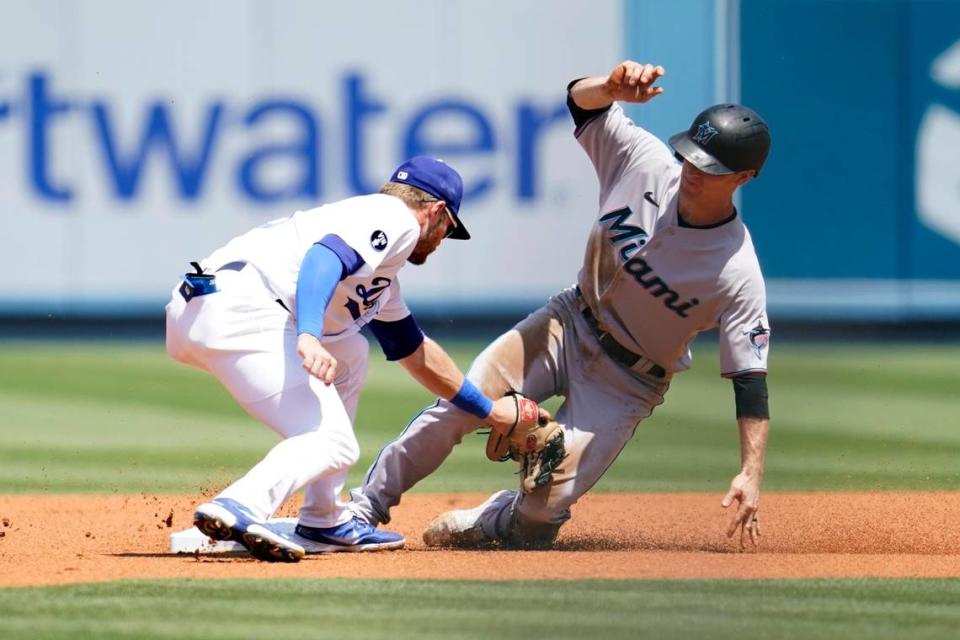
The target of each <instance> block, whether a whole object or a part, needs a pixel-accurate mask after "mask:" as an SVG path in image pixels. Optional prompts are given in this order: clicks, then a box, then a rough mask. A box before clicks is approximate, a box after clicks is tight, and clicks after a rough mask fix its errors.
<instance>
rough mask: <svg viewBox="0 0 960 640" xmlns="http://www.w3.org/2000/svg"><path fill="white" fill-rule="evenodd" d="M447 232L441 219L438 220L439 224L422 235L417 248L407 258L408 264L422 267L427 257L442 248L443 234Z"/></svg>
mask: <svg viewBox="0 0 960 640" xmlns="http://www.w3.org/2000/svg"><path fill="white" fill-rule="evenodd" d="M445 230H446V226H445V225H444V223H443V221H442V220H441V219H439V218H438V219H437V222H436V223H434V224H433V225H432V226H430V227H429V228H428V229H427V230H426V231H425V232H424V233H422V234H421V235H420V239H419V240H417V244H416V246H415V247H414V248H413V251H412V252H410V256H409V257H408V258H407V262H409V263H410V264H416V265H420V264H423V263H424V262H426V261H427V256H429V255H430V254H431V253H433V252H434V251H436V250H437V247H439V246H440V243H441V242H443V234H444V231H445Z"/></svg>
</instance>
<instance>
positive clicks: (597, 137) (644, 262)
mask: <svg viewBox="0 0 960 640" xmlns="http://www.w3.org/2000/svg"><path fill="white" fill-rule="evenodd" d="M663 74H664V70H663V68H662V67H659V66H653V65H649V64H647V65H644V64H639V63H636V62H632V61H626V62H624V63H622V64H620V65H618V66H617V67H616V68H615V69H614V70H613V71H612V72H611V73H610V74H609V75H608V76H598V77H591V78H584V79H580V80H578V81H574V82H572V83H570V85H569V87H568V101H567V102H568V106H569V108H570V112H571V114H572V116H573V120H574V123H575V125H576V130H575V134H574V135H575V136H576V139H577V141H578V142H579V143H580V145H581V146H582V147H583V149H584V151H585V152H586V153H587V155H588V156H589V158H590V160H591V162H592V163H593V165H594V168H595V169H596V173H597V178H598V179H599V184H600V197H599V214H598V215H597V218H596V223H595V224H594V226H593V229H592V231H591V233H590V236H589V238H588V240H587V247H586V252H585V256H584V263H583V268H582V269H581V271H580V274H579V277H578V285H577V286H576V287H572V288H570V289H567V290H564V291H561V292H560V293H559V294H557V295H556V296H555V297H553V298H552V299H551V300H550V301H549V302H548V303H547V304H546V305H545V306H544V307H542V308H541V309H539V310H538V311H536V312H534V313H533V314H531V315H530V316H529V317H527V318H526V319H524V320H523V321H522V322H520V323H519V324H517V325H516V326H515V327H514V328H513V329H512V330H510V331H508V332H507V333H505V334H504V335H502V336H500V337H499V338H498V339H497V340H496V341H495V342H493V343H492V344H491V345H490V346H488V347H487V348H486V349H485V350H484V351H483V352H482V353H481V354H480V355H479V356H478V358H477V359H476V361H475V362H474V363H473V366H472V367H471V369H470V372H469V373H468V378H469V379H470V380H471V381H473V382H474V384H476V385H477V387H479V388H480V389H482V390H483V392H484V393H486V394H487V395H489V396H491V397H499V396H500V395H502V394H503V393H504V392H506V391H508V390H517V391H520V392H522V393H523V394H526V395H527V396H529V397H530V398H532V399H533V400H535V401H538V402H539V401H542V400H544V399H546V398H549V397H551V396H554V395H559V396H563V397H564V398H565V400H564V402H563V404H562V406H561V408H560V409H559V411H558V414H557V416H556V420H557V422H559V423H560V425H561V426H562V428H563V430H564V440H565V446H566V452H567V457H566V459H564V460H563V462H562V463H561V464H560V465H559V467H558V468H557V469H556V470H555V471H554V472H553V474H552V477H551V478H550V480H549V482H547V483H546V484H545V485H544V486H539V487H537V488H535V489H533V490H532V491H530V492H529V493H524V491H522V490H521V491H500V492H498V493H495V494H494V495H492V496H491V497H490V498H489V499H488V500H487V501H486V502H484V503H483V504H481V505H480V506H478V507H476V508H474V509H465V510H456V511H450V512H447V513H445V514H442V515H441V516H439V517H438V518H437V519H435V520H434V521H433V522H432V523H431V524H430V526H429V527H428V529H427V530H426V531H425V532H424V540H425V542H426V543H427V544H429V545H437V546H466V547H472V546H477V545H484V544H487V543H491V542H499V543H501V544H506V545H520V546H530V545H533V546H544V545H550V544H552V542H553V541H554V540H555V538H556V536H557V534H558V532H559V529H560V527H561V525H563V523H564V522H565V521H567V520H568V519H569V518H570V507H571V505H573V504H574V503H575V502H576V501H577V499H578V498H579V497H580V496H582V495H583V494H584V493H585V492H587V491H588V490H589V489H590V488H591V487H592V486H593V485H594V484H595V483H596V482H597V480H599V479H600V477H601V476H602V475H603V473H604V472H605V471H606V470H607V468H608V467H609V466H610V465H611V464H612V463H613V461H614V460H615V459H616V458H617V456H618V455H619V453H620V451H621V450H622V449H623V447H624V446H625V445H626V444H627V442H628V441H629V440H630V438H631V437H632V436H633V433H634V430H635V429H636V427H637V425H638V423H639V422H640V421H641V420H643V419H644V418H646V417H647V416H649V415H650V414H651V413H652V411H653V409H654V408H655V407H656V406H657V405H659V404H661V403H662V402H663V400H664V394H665V393H666V391H667V388H668V386H669V384H670V380H671V378H672V376H673V375H674V374H677V373H679V372H681V371H684V370H686V369H688V368H689V367H690V364H691V353H690V344H691V342H692V341H693V339H694V337H695V336H696V335H697V334H698V333H700V332H701V331H705V330H708V329H711V328H715V327H718V328H719V336H720V338H719V340H720V363H721V368H722V371H721V374H722V375H723V376H724V377H727V378H730V379H732V381H733V387H734V392H735V399H736V400H735V403H736V413H737V418H738V423H739V429H740V442H741V447H740V449H741V468H740V472H739V473H738V474H737V475H736V477H734V478H733V481H732V482H731V485H730V490H729V492H728V493H727V494H726V496H725V497H724V498H723V500H722V504H723V506H724V507H728V506H730V505H732V504H734V503H737V504H738V508H737V509H736V510H735V513H734V514H733V515H732V517H731V519H730V522H729V525H728V528H727V535H728V536H732V535H733V534H734V533H735V532H736V531H737V529H739V530H740V543H741V545H743V544H744V543H745V542H746V541H747V540H750V541H752V542H753V543H756V542H757V540H758V536H759V535H760V526H759V522H758V519H757V509H758V506H759V496H760V481H761V478H762V476H763V461H764V451H765V448H766V442H767V433H768V430H769V411H768V405H767V389H766V378H765V374H766V371H767V347H768V340H769V335H770V325H769V322H768V320H767V314H766V301H765V289H764V282H763V276H762V275H761V272H760V266H759V263H758V260H757V257H756V254H755V252H754V247H753V244H752V241H751V239H750V234H749V232H748V231H747V228H746V227H745V226H744V224H743V221H742V220H741V218H740V216H739V214H738V212H737V210H736V208H735V207H734V204H733V194H734V192H735V191H736V189H737V188H738V187H739V186H741V185H743V184H745V183H746V182H748V181H749V180H751V179H753V178H754V177H755V176H756V175H757V174H758V172H759V170H760V168H761V166H762V165H763V163H764V161H765V160H766V157H767V153H768V150H769V146H770V135H769V130H768V128H767V125H766V123H765V122H764V121H763V119H762V118H760V116H759V115H757V114H756V113H754V112H753V111H751V110H749V109H747V108H745V107H742V106H739V105H716V106H714V107H711V108H709V109H707V110H706V111H704V112H703V113H701V114H700V115H699V116H697V118H696V120H695V121H694V123H693V125H692V126H691V127H690V129H689V130H688V131H684V132H682V133H679V134H677V135H675V136H673V137H672V138H671V139H670V143H671V145H672V146H673V148H674V150H675V153H674V152H671V150H670V149H669V148H668V147H667V146H666V145H665V144H663V143H662V142H661V141H660V140H659V139H657V138H656V137H654V136H653V135H651V134H650V133H648V132H646V131H644V130H643V129H641V128H640V127H638V126H636V125H635V124H634V123H633V122H632V121H631V120H630V119H629V118H627V116H626V115H625V114H624V112H623V110H622V109H621V108H620V106H619V105H618V104H616V102H617V101H625V102H636V103H643V102H647V101H648V100H650V99H652V98H654V97H655V96H657V95H659V94H660V93H662V91H663V89H662V88H660V87H658V86H655V83H656V81H657V80H658V79H659V78H660V77H661V76H662V75H663ZM677 160H680V161H681V162H677ZM481 424H482V422H481V421H478V420H477V419H476V418H475V417H473V416H471V415H469V414H468V413H466V412H464V411H462V410H460V409H458V408H457V407H455V406H453V405H452V404H450V403H449V402H447V401H445V400H439V401H438V402H437V403H436V404H434V405H433V406H431V407H429V408H427V409H425V410H424V411H423V412H422V413H421V414H420V415H418V416H417V417H416V418H414V420H413V421H412V422H411V423H410V424H409V425H408V427H407V428H406V429H405V430H404V431H403V433H402V434H401V435H400V436H399V438H398V439H397V440H395V441H394V442H392V443H390V444H389V445H387V446H386V447H385V448H384V449H383V451H382V452H381V453H380V455H379V456H378V458H377V460H376V461H375V462H374V464H373V466H372V467H371V468H370V470H369V472H368V474H367V476H366V479H365V483H364V485H363V487H361V488H359V489H355V490H354V491H352V492H351V494H352V500H353V501H352V503H351V505H352V508H353V509H354V511H355V512H356V513H357V514H359V515H360V516H361V517H362V518H364V519H365V520H366V521H368V522H370V523H380V522H388V521H389V515H390V512H389V510H390V508H391V507H393V506H394V505H396V504H398V503H399V501H400V497H401V495H402V494H403V492H405V491H407V490H408V489H409V488H411V487H412V486H413V485H414V484H416V483H417V482H418V481H419V480H420V479H421V478H423V477H425V476H426V475H428V474H429V473H431V472H432V471H434V470H435V469H436V468H437V467H438V466H439V465H440V464H441V463H442V462H443V460H444V459H445V458H446V457H447V455H448V454H449V453H450V451H451V450H452V448H453V447H454V446H455V445H456V444H457V443H459V442H460V441H461V439H462V438H463V436H464V435H465V434H468V433H470V432H472V431H474V430H475V429H477V428H478V427H479V426H481Z"/></svg>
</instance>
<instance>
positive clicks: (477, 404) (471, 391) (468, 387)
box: [450, 378, 493, 418]
mask: <svg viewBox="0 0 960 640" xmlns="http://www.w3.org/2000/svg"><path fill="white" fill-rule="evenodd" d="M450 402H452V403H453V406H455V407H457V408H459V409H463V410H464V411H466V412H467V413H470V414H473V415H475V416H477V417H478V418H486V417H487V416H488V415H490V412H491V411H493V401H492V400H491V399H490V398H488V397H487V396H485V395H483V393H481V392H480V389H477V388H476V387H475V386H473V383H472V382H470V381H469V380H467V379H466V378H464V379H463V386H461V387H460V391H457V395H455V396H453V398H451V399H450Z"/></svg>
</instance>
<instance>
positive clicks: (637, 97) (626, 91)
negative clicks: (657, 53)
mask: <svg viewBox="0 0 960 640" xmlns="http://www.w3.org/2000/svg"><path fill="white" fill-rule="evenodd" d="M665 73H666V71H665V70H664V68H663V67H661V66H660V65H652V64H641V63H639V62H634V61H633V60H626V61H624V62H621V63H620V64H618V65H617V66H616V68H615V69H614V70H613V71H611V72H610V75H609V76H607V81H606V82H605V83H604V89H605V90H606V92H607V94H608V95H609V96H610V98H611V99H612V100H622V101H623V102H647V101H649V100H652V99H653V98H655V97H657V96H658V95H660V94H661V93H663V87H655V86H654V83H656V81H657V79H658V78H660V77H662V76H663V75H664V74H665Z"/></svg>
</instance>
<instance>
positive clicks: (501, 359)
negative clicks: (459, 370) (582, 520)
mask: <svg viewBox="0 0 960 640" xmlns="http://www.w3.org/2000/svg"><path fill="white" fill-rule="evenodd" d="M582 308H583V302H582V300H581V298H580V296H579V294H578V293H577V292H576V290H575V289H573V288H571V289H566V290H564V291H562V292H561V293H559V294H558V295H556V296H555V297H553V298H551V299H550V301H549V302H548V303H547V304H546V305H544V306H543V307H541V308H540V309H538V310H537V311H535V312H534V313H532V314H531V315H529V316H527V318H525V319H524V320H522V321H521V322H520V323H518V324H517V325H516V326H514V327H513V328H512V329H511V330H509V331H507V332H506V333H504V334H503V335H501V336H500V337H499V338H497V339H496V340H495V341H494V342H493V343H491V344H490V345H489V346H488V347H487V348H486V349H485V350H484V351H483V352H482V353H481V354H480V355H479V356H478V357H477V358H476V360H475V361H474V363H473V365H472V366H471V368H470V371H469V373H468V374H467V377H468V378H469V379H470V381H471V382H473V383H474V384H475V385H476V386H477V387H478V388H480V389H481V390H482V391H483V392H484V393H485V394H486V395H487V396H488V397H490V398H499V397H501V396H503V395H504V394H505V393H506V392H507V391H510V390H518V391H520V392H522V393H523V394H524V395H526V396H528V397H530V398H532V399H534V400H536V401H537V402H542V401H543V400H546V399H547V398H550V397H552V396H563V397H564V398H565V400H564V402H563V404H562V405H561V407H560V409H559V410H558V411H557V415H556V416H555V418H556V420H557V422H559V423H560V424H561V425H562V427H563V429H564V438H565V445H566V449H567V452H568V457H567V458H566V460H564V462H563V463H562V464H561V465H560V467H559V469H558V470H557V471H555V472H554V473H553V480H552V482H551V483H550V484H548V485H545V486H543V487H539V488H538V489H536V490H534V491H533V492H532V493H529V494H524V493H523V492H522V491H516V492H515V496H514V497H513V499H512V500H506V501H503V503H502V504H503V506H502V508H501V509H499V510H494V511H493V512H489V513H487V515H486V516H485V518H487V520H486V521H485V522H483V523H482V526H483V529H484V531H485V533H487V535H488V536H490V537H491V538H493V539H498V540H501V541H504V542H507V543H514V544H518V545H525V546H529V545H534V546H547V545H550V544H551V543H552V542H553V541H554V540H555V539H556V537H557V534H558V533H559V530H560V527H561V526H562V525H563V523H564V522H566V521H567V520H569V519H570V507H571V506H572V505H573V504H574V503H575V502H576V501H577V499H579V498H580V496H582V495H583V494H584V493H586V492H587V491H589V490H590V488H591V487H593V485H594V484H596V482H597V481H598V480H599V479H600V477H601V476H602V475H603V474H604V472H606V470H607V468H609V466H610V465H611V464H612V463H613V461H614V460H615V459H616V458H617V456H618V455H619V454H620V451H621V450H622V449H623V447H624V446H625V445H626V444H627V442H628V441H629V440H630V438H631V437H632V436H633V433H634V431H635V429H636V427H637V424H638V423H639V422H640V421H641V420H643V419H644V418H646V417H647V416H649V415H650V414H651V413H652V412H653V409H654V407H656V406H657V405H659V404H661V403H662V402H663V395H664V393H666V390H667V388H668V386H669V378H666V379H664V378H655V377H653V376H649V375H646V374H641V373H636V372H633V371H630V370H628V369H626V368H625V367H624V366H622V365H621V364H618V363H617V362H615V361H614V360H612V359H611V358H610V357H609V356H608V355H607V354H606V353H605V352H604V351H603V349H602V347H601V346H600V343H599V342H598V340H597V338H596V337H595V335H594V334H593V332H592V330H591V329H590V327H589V326H588V325H587V323H586V321H585V320H584V318H583V316H582V315H581V311H582ZM483 426H484V425H483V424H482V423H481V422H480V421H479V420H478V419H477V418H476V417H475V416H473V415H470V414H469V413H466V412H465V411H462V410H460V409H458V408H457V407H455V406H453V405H452V404H450V403H449V402H448V401H446V400H439V401H437V402H436V403H435V404H433V405H431V406H430V407H428V408H426V409H425V410H423V411H422V412H421V413H420V414H419V415H418V416H417V417H416V418H414V420H413V421H412V422H411V423H410V424H409V426H408V427H407V428H406V429H405V430H404V431H403V433H401V434H400V436H399V437H398V438H397V439H396V440H394V441H393V442H391V443H390V444H388V445H387V446H386V447H384V449H383V450H382V451H381V452H380V455H379V456H378V457H377V459H376V460H375V461H374V463H373V465H372V466H371V467H370V470H369V471H368V472H367V475H366V477H365V480H364V485H363V487H361V488H359V489H354V490H353V491H351V496H352V499H353V503H352V504H351V508H352V509H353V510H354V511H355V513H357V515H359V516H360V517H362V518H365V519H366V520H368V521H369V522H370V523H372V524H378V523H386V522H389V520H390V508H391V507H394V506H396V505H397V504H399V502H400V498H401V496H402V495H403V494H404V493H405V492H406V491H407V490H409V489H410V488H411V487H413V486H414V485H415V484H416V483H417V482H419V481H420V480H421V479H423V478H425V477H427V476H428V475H430V474H431V473H433V472H434V471H435V470H436V469H437V468H438V467H439V466H440V465H441V464H442V463H443V461H444V460H445V459H446V458H447V456H448V455H450V452H451V451H452V450H453V447H454V446H455V445H457V444H459V443H460V442H461V441H462V440H463V437H464V436H465V435H467V434H469V433H471V432H473V431H475V430H477V429H479V428H481V427H483ZM498 502H500V501H498Z"/></svg>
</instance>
